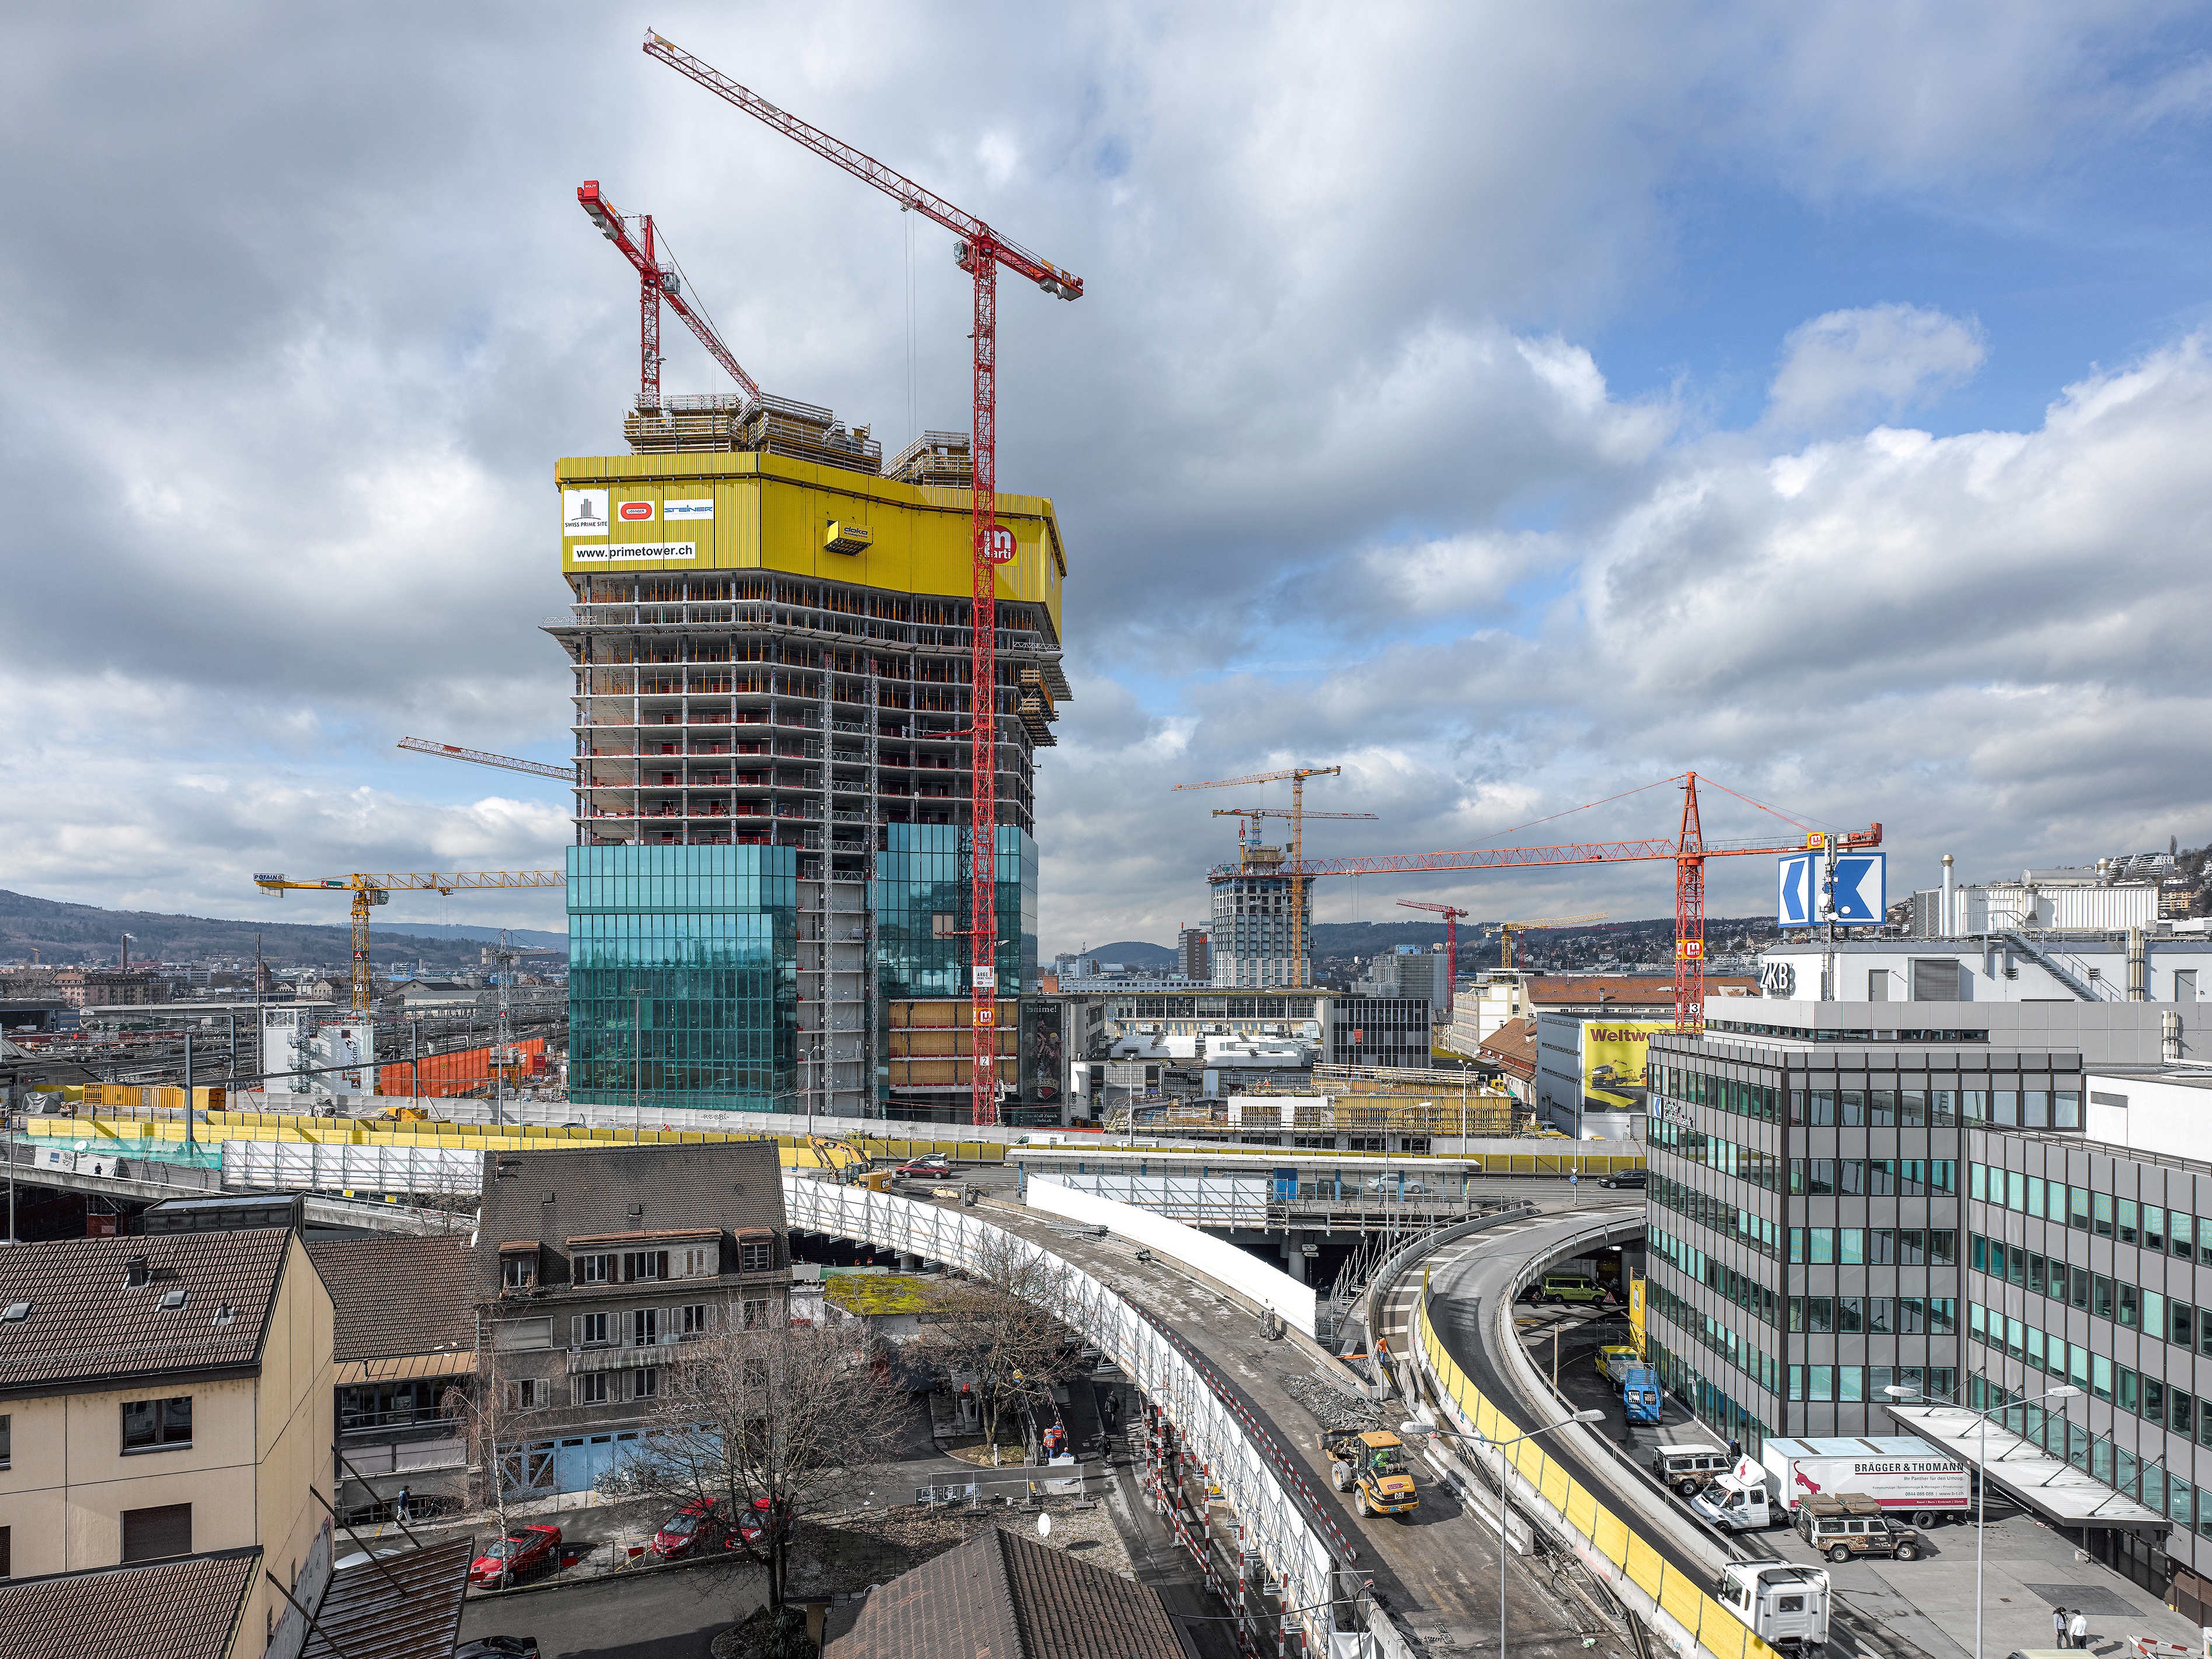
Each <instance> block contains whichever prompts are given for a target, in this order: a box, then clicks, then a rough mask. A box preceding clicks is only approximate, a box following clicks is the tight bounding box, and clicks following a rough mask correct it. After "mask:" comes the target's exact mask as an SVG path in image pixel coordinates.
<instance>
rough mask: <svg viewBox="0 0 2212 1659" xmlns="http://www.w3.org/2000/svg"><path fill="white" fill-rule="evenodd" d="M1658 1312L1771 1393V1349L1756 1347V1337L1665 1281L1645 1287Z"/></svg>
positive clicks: (1772, 1388)
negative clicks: (1695, 1303)
mask: <svg viewBox="0 0 2212 1659" xmlns="http://www.w3.org/2000/svg"><path fill="white" fill-rule="evenodd" d="M1645 1294H1646V1295H1648V1296H1650V1297H1651V1299H1652V1302H1653V1304H1655V1305H1656V1308H1657V1310H1658V1311H1659V1312H1660V1314H1661V1315H1662V1316H1664V1317H1665V1319H1666V1320H1667V1322H1668V1323H1669V1324H1671V1325H1673V1326H1674V1327H1675V1328H1678V1329H1680V1330H1683V1331H1686V1332H1687V1333H1689V1334H1690V1335H1692V1336H1693V1337H1695V1338H1697V1340H1699V1341H1700V1342H1702V1343H1704V1344H1705V1346H1706V1347H1707V1348H1708V1349H1710V1350H1711V1352H1713V1353H1714V1354H1716V1355H1717V1356H1718V1357H1719V1358H1722V1359H1723V1360H1725V1361H1726V1362H1727V1363H1728V1364H1730V1365H1732V1366H1734V1367H1735V1369H1736V1370H1740V1371H1741V1372H1742V1373H1743V1374H1744V1375H1745V1376H1747V1377H1749V1378H1750V1379H1751V1380H1752V1381H1753V1383H1757V1384H1758V1385H1759V1387H1760V1388H1762V1389H1765V1390H1767V1392H1768V1393H1770V1394H1771V1393H1772V1392H1773V1390H1774V1380H1775V1361H1774V1356H1773V1355H1772V1354H1771V1353H1769V1352H1765V1351H1764V1350H1762V1349H1760V1348H1759V1347H1758V1346H1756V1345H1755V1344H1756V1339H1754V1338H1748V1337H1746V1336H1745V1335H1744V1334H1742V1333H1741V1331H1737V1330H1734V1329H1731V1328H1729V1326H1728V1325H1726V1324H1724V1323H1723V1322H1721V1321H1720V1320H1717V1319H1715V1318H1714V1317H1713V1316H1711V1315H1710V1314H1704V1313H1700V1312H1699V1311H1698V1310H1697V1309H1695V1308H1693V1307H1692V1306H1691V1305H1690V1304H1689V1302H1688V1300H1687V1299H1686V1298H1685V1297H1681V1296H1680V1295H1678V1294H1676V1293H1675V1292H1674V1291H1672V1290H1670V1289H1668V1287H1667V1286H1666V1285H1659V1284H1653V1285H1647V1286H1646V1287H1645Z"/></svg>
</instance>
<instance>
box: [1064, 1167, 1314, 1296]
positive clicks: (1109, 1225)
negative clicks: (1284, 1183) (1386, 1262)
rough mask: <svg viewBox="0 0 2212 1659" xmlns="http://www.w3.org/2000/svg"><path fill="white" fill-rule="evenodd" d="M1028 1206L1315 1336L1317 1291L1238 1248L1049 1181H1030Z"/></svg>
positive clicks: (1189, 1228) (1158, 1216)
mask: <svg viewBox="0 0 2212 1659" xmlns="http://www.w3.org/2000/svg"><path fill="white" fill-rule="evenodd" d="M1028 1197H1029V1206H1030V1208H1031V1209H1032V1210H1041V1211H1042V1212H1045V1213H1046V1214H1048V1215H1059V1216H1066V1218H1068V1219H1069V1220H1070V1221H1078V1222H1081V1223H1083V1224H1085V1225H1087V1226H1093V1227H1103V1228H1105V1229H1106V1231H1109V1232H1110V1233H1112V1234H1114V1235H1115V1237H1120V1238H1126V1239H1127V1240H1128V1241H1129V1242H1130V1243H1133V1244H1139V1245H1142V1246H1143V1247H1145V1248H1146V1249H1151V1250H1158V1252H1159V1253H1160V1254H1161V1255H1171V1256H1173V1257H1174V1258H1175V1259H1176V1261H1181V1262H1183V1263H1185V1264H1186V1265H1188V1266H1189V1267H1195V1268H1197V1269H1198V1271H1199V1272H1200V1273H1205V1274H1206V1275H1207V1276H1208V1277H1209V1278H1212V1279H1218V1280H1219V1281H1220V1282H1221V1283H1223V1284H1224V1285H1228V1286H1229V1287H1230V1288H1231V1290H1233V1291H1237V1292H1239V1293H1240V1294H1242V1295H1243V1296H1244V1297H1247V1298H1249V1300H1251V1301H1253V1302H1255V1303H1257V1304H1259V1305H1260V1306H1261V1307H1263V1308H1266V1309H1267V1310H1270V1311H1272V1312H1274V1313H1278V1314H1280V1315H1281V1316H1282V1317H1283V1320H1284V1322H1285V1323H1286V1324H1288V1325H1290V1326H1291V1328H1294V1329H1296V1330H1298V1331H1301V1332H1304V1334H1306V1335H1308V1336H1311V1335H1312V1334H1314V1291H1313V1286H1312V1285H1301V1284H1299V1283H1298V1281H1297V1279H1292V1278H1291V1276H1290V1275H1289V1274H1288V1273H1285V1272H1284V1271H1283V1270H1282V1269H1281V1268H1279V1267H1269V1266H1268V1265H1267V1263H1266V1262H1264V1261H1261V1260H1260V1259H1259V1257H1257V1256H1255V1255H1251V1254H1249V1252H1247V1251H1244V1250H1240V1249H1237V1247H1236V1246H1235V1245H1234V1244H1231V1243H1225V1242H1224V1241H1222V1240H1221V1239H1218V1238H1216V1237H1213V1236H1212V1234H1210V1233H1202V1232H1200V1231H1199V1230H1198V1229H1197V1228H1195V1227H1186V1226H1184V1225H1183V1224H1182V1222H1180V1221H1170V1220H1169V1219H1168V1218H1166V1217H1165V1216H1162V1215H1154V1214H1153V1213H1152V1212H1151V1211H1149V1210H1139V1209H1138V1208H1136V1207H1135V1206H1133V1205H1128V1204H1117V1203H1115V1201H1114V1200H1112V1199H1110V1198H1094V1197H1093V1196H1092V1195H1091V1194H1089V1193H1079V1192H1077V1191H1076V1190H1075V1189H1074V1188H1072V1187H1064V1186H1062V1185H1060V1183H1059V1182H1056V1181H1054V1180H1053V1179H1052V1178H1051V1177H1049V1176H1042V1175H1039V1176H1030V1182H1029V1193H1028Z"/></svg>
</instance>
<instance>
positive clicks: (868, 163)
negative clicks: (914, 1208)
mask: <svg viewBox="0 0 2212 1659" xmlns="http://www.w3.org/2000/svg"><path fill="white" fill-rule="evenodd" d="M645 55H646V56H647V57H648V58H653V59H654V60H656V61H657V62H659V63H662V64H666V65H667V66H668V67H669V68H671V69H672V70H675V71H676V72H677V73H678V74H679V75H683V76H688V77H689V78H690V79H691V80H692V81H694V82H696V83H697V84H699V85H700V86H702V87H704V88H706V89H707V90H708V92H711V93H713V94H714V95H715V96H716V97H718V98H720V99H722V100H725V101H726V102H727V103H729V104H731V105H732V106H735V107H736V108H738V109H739V110H742V111H744V113H746V114H747V115H750V116H751V117H753V118H755V119H756V120H758V121H760V122H763V124H765V125H767V126H769V128H771V129H772V130H774V131H776V132H778V133H781V135H782V136H783V137H786V138H788V139H791V140H792V141H793V143H798V144H799V145H802V146H803V147H805V149H811V150H812V151H813V152H814V153H815V154H816V155H818V156H820V157H822V159H823V160H824V161H829V162H832V163H834V164H835V165H836V166H838V167H842V168H844V169H845V171H846V172H848V173H851V174H852V175H853V176H854V178H856V179H860V180H861V181H862V182H863V183H865V184H867V185H873V186H874V187H875V188H876V189H878V190H879V191H883V192H884V194H885V195H886V196H889V197H891V198H892V199H893V200H894V201H896V203H897V204H899V208H900V210H901V211H902V212H906V213H912V214H915V215H917V216H920V217H921V218H924V219H927V220H929V221H931V222H933V223H936V224H939V225H942V226H943V227H945V229H947V230H949V231H951V233H952V234H953V235H954V236H955V237H957V239H958V240H957V241H956V242H955V243H954V244H953V256H952V257H953V260H954V262H955V263H956V264H958V265H959V267H960V269H961V270H964V271H966V272H967V273H968V274H969V276H970V277H971V278H973V279H974V283H975V309H974V311H973V313H971V315H972V319H973V325H972V327H971V328H970V329H969V336H968V337H969V343H970V345H971V347H972V348H973V362H974V368H975V376H974V380H972V382H971V386H972V388H973V391H974V394H975V397H974V409H975V429H974V432H973V434H972V435H971V436H970V437H969V446H968V449H969V470H970V474H971V478H970V484H971V487H970V489H969V492H968V499H969V540H970V543H971V546H972V550H973V559H974V562H973V567H972V569H973V575H974V582H975V586H974V588H973V590H972V592H973V595H974V597H973V598H972V599H970V600H969V611H968V618H967V620H968V638H969V654H968V684H969V685H971V686H995V685H996V684H998V683H999V666H998V664H999V659H998V649H999V647H998V639H999V623H998V614H999V612H998V605H999V567H1000V565H1002V564H1008V563H1011V562H1012V561H1013V560H1014V559H1015V558H1016V557H1017V556H1018V555H1019V552H1020V549H1019V547H1018V545H1017V544H1016V542H1015V538H1014V532H1012V529H1010V528H1008V527H1007V526H1004V525H1002V524H1000V522H999V518H998V515H999V462H998V456H999V267H1000V266H1001V265H1004V266H1005V267H1006V269H1007V270H1009V271H1011V272H1012V273H1013V274H1014V275H1015V276H1020V277H1024V278H1026V279H1027V280H1028V281H1030V282H1032V283H1036V285H1037V288H1038V289H1039V290H1040V291H1041V292H1042V293H1045V294H1048V295H1054V296H1056V297H1057V298H1059V299H1062V300H1071V301H1073V300H1079V299H1081V298H1082V297H1083V279H1082V278H1081V277H1080V276H1076V275H1075V274H1074V273H1073V271H1067V270H1061V269H1060V267H1059V266H1058V265H1055V264H1053V263H1052V262H1051V261H1050V260H1048V259H1043V258H1038V257H1037V255H1036V254H1034V253H1031V252H1030V251H1029V250H1028V249H1027V248H1025V247H1024V246H1021V244H1019V243H1018V242H1016V241H1014V240H1012V239H1011V238H1010V237H1006V236H1002V235H1000V234H999V232H998V231H996V230H994V228H992V227H991V226H990V225H988V224H987V223H986V222H984V221H982V220H981V219H979V218H977V217H976V216H975V215H974V214H972V213H969V212H968V211H966V210H964V209H962V208H959V207H957V206H955V205H954V204H952V203H951V202H948V201H946V200H945V197H942V196H939V195H938V194H937V193H936V192H935V191H929V190H924V189H923V188H922V187H921V185H917V184H916V183H915V182H914V180H913V179H908V178H906V177H905V176H903V175H902V174H901V173H896V172H894V171H892V170H891V169H890V167H885V166H884V164H883V163H882V162H881V161H877V160H876V159H875V158H874V157H873V156H872V155H866V154H865V153H864V152H862V151H860V150H859V149H854V147H853V146H852V145H850V144H848V143H843V142H842V141H841V140H839V139H836V138H833V137H830V136H829V134H828V133H826V132H824V131H822V130H821V129H820V128H819V127H817V126H813V125H809V124H808V123H806V122H805V121H802V120H800V119H799V118H798V117H797V116H796V115H793V113H792V112H790V111H789V110H787V109H782V108H780V107H778V106H776V105H775V104H772V103H770V102H769V100H767V99H765V98H763V97H762V96H761V95H760V94H758V93H756V92H754V91H752V90H751V89H750V88H746V87H742V86H739V85H738V83H737V82H735V81H732V80H731V79H730V77H729V76H726V75H724V74H722V73H721V72H720V70H716V69H714V67H712V66H711V65H709V64H707V63H705V62H703V61H702V60H701V59H699V58H695V57H693V56H692V55H691V54H690V52H685V51H684V49H683V48H682V47H680V46H677V45H676V44H675V43H674V42H673V41H671V40H665V39H663V38H662V37H661V36H659V35H658V34H655V33H653V32H652V31H651V30H649V29H648V30H647V32H646V36H645ZM657 270H658V267H657V266H656V265H655V264H654V263H653V261H651V260H647V261H646V262H645V264H642V265H641V266H640V267H639V270H638V274H639V277H640V279H641V283H642V284H643V285H644V287H645V289H647V290H652V289H655V288H656V287H657V284H656V283H655V281H654V273H655V272H656V271H657ZM687 320H689V319H687ZM723 367H724V368H732V364H729V363H725V364H724V365H723ZM987 702H988V699H986V703H987ZM1005 718H1007V716H1005V715H1003V714H1001V713H1000V711H999V710H998V709H997V708H994V707H989V706H985V707H978V708H972V709H971V710H970V712H969V723H968V725H967V726H966V727H965V728H964V729H963V730H962V731H960V732H957V735H958V736H961V737H964V738H967V740H968V744H969V749H968V822H969V823H970V824H974V825H977V826H982V825H988V824H995V823H998V821H999V804H998V801H999V797H998V788H999V762H998V753H999V745H1000V743H1001V742H1003V741H1005V739H1003V738H1000V726H999V722H1000V720H1001V719H1005ZM1012 718H1014V719H1016V720H1018V719H1019V718H1020V717H1019V715H1018V714H1016V715H1014V716H1013V717H1012ZM976 848H977V850H975V852H973V853H972V854H971V855H970V856H969V859H968V860H967V863H968V871H967V877H968V915H969V927H968V951H969V954H968V962H969V981H968V986H967V991H968V996H969V1011H968V1018H969V1033H970V1037H969V1041H970V1042H971V1043H972V1044H974V1049H975V1052H977V1053H989V1052H994V1051H995V1049H996V1046H997V1042H998V1038H997V1024H996V1022H997V1014H998V1006H999V1005H998V1001H997V992H998V988H999V976H998V948H999V910H998V905H999V875H998V868H997V863H998V861H997V860H996V858H995V857H994V856H993V854H992V850H991V849H992V841H991V837H990V836H989V835H988V834H987V833H986V834H982V835H980V836H977V837H976ZM968 1069H969V1091H968V1115H969V1119H970V1120H971V1121H974V1122H975V1123H979V1124H993V1123H996V1122H998V1121H999V1103H1000V1087H999V1080H998V1079H997V1078H996V1077H995V1076H994V1074H993V1073H992V1070H991V1068H990V1067H988V1066H975V1065H971V1066H969V1068H968Z"/></svg>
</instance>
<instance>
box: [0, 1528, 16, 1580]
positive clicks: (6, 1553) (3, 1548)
mask: <svg viewBox="0 0 2212 1659" xmlns="http://www.w3.org/2000/svg"><path fill="white" fill-rule="evenodd" d="M14 1533H15V1528H12V1527H0V1578H12V1577H15V1560H14V1559H13V1558H14V1556H15V1548H14V1542H15V1540H14Z"/></svg>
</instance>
